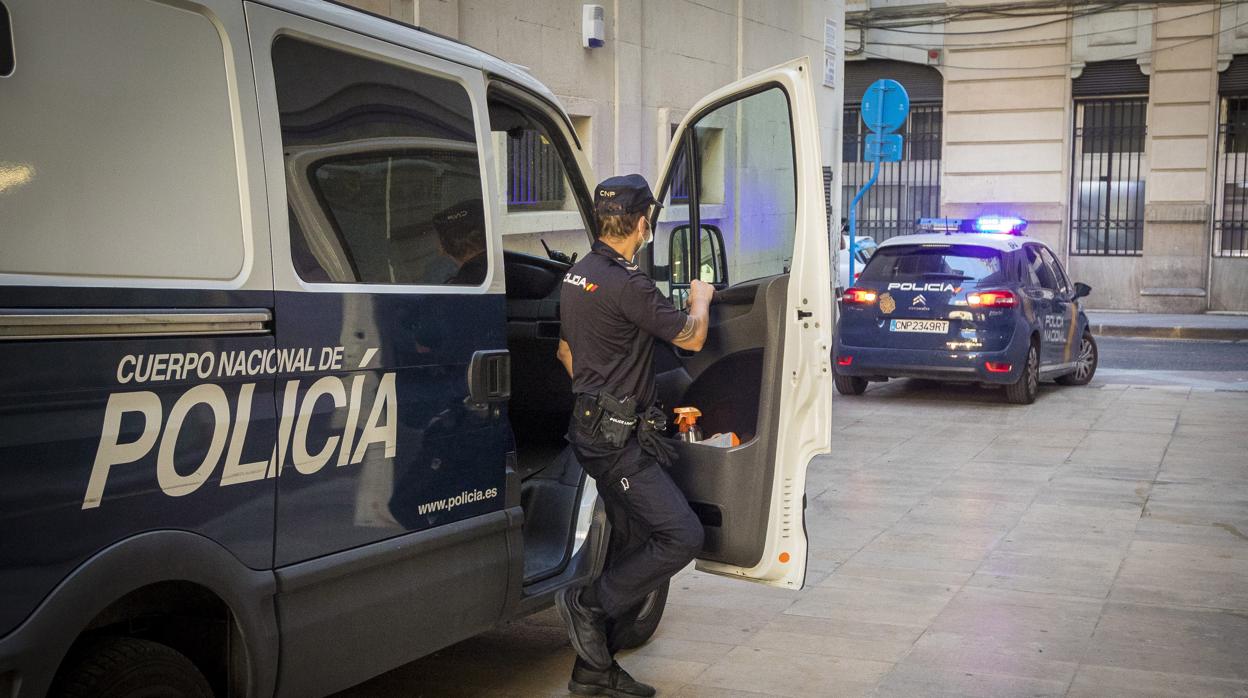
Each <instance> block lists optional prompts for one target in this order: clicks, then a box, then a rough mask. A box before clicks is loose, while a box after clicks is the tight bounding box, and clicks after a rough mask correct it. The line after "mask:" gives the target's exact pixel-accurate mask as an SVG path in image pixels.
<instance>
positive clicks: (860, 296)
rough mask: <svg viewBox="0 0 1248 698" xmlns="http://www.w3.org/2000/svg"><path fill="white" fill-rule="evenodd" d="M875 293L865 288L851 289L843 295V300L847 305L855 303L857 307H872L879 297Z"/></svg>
mask: <svg viewBox="0 0 1248 698" xmlns="http://www.w3.org/2000/svg"><path fill="white" fill-rule="evenodd" d="M878 295H879V294H877V293H876V292H875V291H870V290H867V289H865V288H850V289H847V290H846V291H845V293H843V294H841V300H842V301H844V302H845V303H853V304H855V305H871V304H872V303H874V302H875V299H876V298H877V297H878Z"/></svg>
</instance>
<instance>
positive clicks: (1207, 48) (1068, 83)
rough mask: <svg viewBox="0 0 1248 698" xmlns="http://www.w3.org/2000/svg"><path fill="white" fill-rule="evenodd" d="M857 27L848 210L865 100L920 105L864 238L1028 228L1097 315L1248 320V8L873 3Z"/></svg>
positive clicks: (851, 43)
mask: <svg viewBox="0 0 1248 698" xmlns="http://www.w3.org/2000/svg"><path fill="white" fill-rule="evenodd" d="M846 22H847V25H848V28H847V32H846V38H845V41H846V50H845V53H846V61H847V63H846V75H847V79H846V85H847V92H846V95H845V104H846V107H847V109H846V121H845V131H844V133H845V135H844V139H843V148H842V150H843V155H844V161H845V162H844V164H842V165H841V172H842V183H841V186H842V199H843V200H847V198H846V197H848V196H852V190H854V189H856V186H857V183H858V182H859V181H861V179H862V178H863V176H862V174H861V170H862V168H861V167H860V166H859V165H858V164H857V163H856V162H855V161H854V159H853V158H854V155H855V153H856V148H858V147H859V145H858V139H859V136H858V135H857V133H856V132H855V131H854V130H853V126H852V125H851V123H852V122H853V112H854V109H855V107H854V105H855V104H856V102H857V101H858V100H859V99H860V97H861V93H862V92H861V91H862V90H863V89H865V86H866V84H869V82H870V80H871V79H874V78H876V77H888V76H891V75H896V76H898V79H899V80H900V81H901V82H902V83H903V84H907V83H909V84H911V85H914V86H915V88H914V90H912V91H915V92H917V99H915V103H916V109H915V110H914V112H913V116H912V118H911V122H910V123H909V124H908V125H907V127H906V135H907V139H908V140H911V141H912V142H913V145H911V146H909V147H908V148H907V153H906V160H903V162H902V163H898V164H897V165H895V166H894V172H893V173H891V176H892V178H891V179H889V173H886V174H885V177H884V178H883V179H882V181H883V182H884V184H885V187H884V189H883V190H882V191H881V192H880V193H879V194H878V195H876V196H875V200H872V199H871V198H870V197H868V198H867V199H866V200H865V201H864V207H863V208H860V209H859V217H860V220H864V219H865V220H864V223H863V226H864V233H867V234H874V235H876V236H877V238H878V237H888V236H889V235H890V233H893V232H894V231H898V230H902V229H904V228H905V227H906V226H908V225H910V224H912V223H913V221H914V219H915V218H918V217H921V216H936V215H945V216H954V217H967V216H976V215H981V214H985V213H1003V214H1013V215H1020V216H1022V217H1023V218H1026V219H1028V220H1029V221H1030V228H1029V233H1030V234H1032V235H1035V236H1037V237H1039V238H1041V239H1043V240H1045V241H1046V242H1048V243H1049V244H1051V245H1052V246H1053V247H1054V249H1055V250H1059V251H1060V253H1061V254H1062V255H1063V257H1064V261H1066V262H1067V266H1068V269H1069V270H1070V272H1071V274H1072V276H1073V277H1074V278H1075V279H1077V280H1079V281H1084V282H1086V283H1088V284H1090V285H1091V286H1092V287H1093V289H1094V292H1093V295H1092V296H1091V299H1090V305H1091V306H1092V307H1095V308H1104V309H1120V310H1136V311H1143V312H1204V311H1210V310H1211V311H1239V312H1244V311H1248V220H1246V219H1248V4H1243V3H1224V4H1207V5H1196V4H1190V3H1183V4H1178V3H1175V4H1167V3H1148V4H1140V5H1130V6H1123V5H1121V4H1111V3H1104V4H1096V3H1077V4H1076V3H1055V2H1053V3H1051V2H1045V1H1044V0H1035V1H1033V2H1027V3H1008V4H1005V3H979V2H973V3H962V2H959V3H956V4H955V3H949V4H941V3H937V4H932V3H926V4H916V3H911V2H907V1H906V0H870V2H869V4H863V3H858V4H850V5H849V7H848V14H847V18H846ZM916 117H917V118H916ZM933 141H935V142H937V143H938V144H939V146H938V147H936V146H934V145H933Z"/></svg>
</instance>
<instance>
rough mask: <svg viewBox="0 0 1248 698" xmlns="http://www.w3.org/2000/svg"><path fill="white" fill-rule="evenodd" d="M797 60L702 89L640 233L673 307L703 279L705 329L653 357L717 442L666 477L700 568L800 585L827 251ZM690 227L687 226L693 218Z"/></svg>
mask: <svg viewBox="0 0 1248 698" xmlns="http://www.w3.org/2000/svg"><path fill="white" fill-rule="evenodd" d="M812 85H813V83H812V75H811V73H810V66H809V63H808V61H807V60H805V59H801V60H797V61H793V62H790V63H786V64H783V65H780V66H778V67H776V68H772V69H770V70H766V71H763V72H761V73H758V74H756V75H753V76H750V77H748V78H745V79H744V80H741V81H738V82H737V83H734V84H732V85H729V86H727V87H725V88H723V89H721V90H718V91H717V92H715V93H713V94H711V95H709V96H707V97H706V98H704V99H703V100H702V101H700V102H699V103H698V104H697V106H695V107H694V108H693V110H692V111H691V112H690V114H689V116H687V117H686V118H685V120H684V122H683V123H681V125H680V126H679V128H678V129H677V131H676V133H675V136H674V140H673V143H672V147H671V149H670V151H669V153H668V157H667V164H666V166H665V168H664V171H663V174H662V176H661V177H660V180H659V181H660V188H659V199H660V201H663V202H664V210H663V211H662V212H661V213H660V215H659V219H658V222H657V225H656V233H655V244H654V245H653V246H652V252H651V254H652V255H653V256H652V258H651V262H652V270H653V272H654V278H655V281H656V282H657V283H658V285H659V287H660V289H664V290H665V291H668V292H669V293H670V297H671V298H672V300H673V302H674V303H676V304H677V305H683V304H684V299H685V298H686V297H687V289H688V286H689V281H690V278H701V279H702V280H703V281H707V282H710V283H712V284H714V285H715V286H716V287H717V288H718V289H719V290H720V293H719V298H720V300H719V301H718V302H717V303H716V304H715V305H712V307H711V324H710V332H709V334H708V338H707V342H706V345H705V347H704V348H703V350H702V351H701V352H699V353H697V354H692V353H689V352H684V351H683V350H679V349H671V350H670V351H660V352H659V353H658V355H657V358H656V370H657V371H658V373H659V380H658V383H659V394H660V399H661V400H662V401H663V403H664V404H665V405H666V406H667V407H668V408H669V409H671V408H674V407H678V406H691V407H696V408H698V409H699V410H700V411H701V412H702V415H703V416H702V418H701V421H700V426H701V428H702V432H703V434H704V435H705V436H706V437H710V436H711V435H713V434H715V433H717V432H721V433H726V432H734V433H735V434H736V435H737V436H738V437H739V438H740V444H739V445H737V446H733V447H728V448H721V447H715V446H711V445H706V444H698V443H686V442H683V441H682V442H677V447H678V449H679V451H680V460H679V462H678V463H677V464H676V465H675V466H674V468H673V470H672V474H673V477H674V478H675V480H676V482H677V484H678V485H680V487H681V489H682V490H683V491H684V492H685V494H686V496H687V497H688V499H689V501H690V504H691V505H692V506H693V508H694V511H695V512H697V514H698V516H699V518H700V519H701V520H702V524H703V527H704V528H705V530H706V542H705V544H704V546H703V549H702V552H701V553H700V554H699V556H698V569H700V570H703V571H705V572H710V573H713V574H720V575H724V576H729V577H741V578H747V579H753V580H757V581H761V582H764V583H767V584H771V585H773V586H781V587H786V588H800V587H801V586H802V584H803V582H804V580H805V573H806V554H807V539H806V530H805V481H806V466H807V465H808V464H809V463H810V460H811V459H812V458H813V457H814V456H816V455H818V454H821V453H827V452H828V451H829V450H830V445H831V444H830V442H831V395H832V368H831V365H830V362H831V359H830V351H831V343H832V321H831V318H832V313H831V308H832V294H831V286H832V279H831V264H830V259H831V257H830V254H829V250H828V229H827V218H826V213H825V209H824V194H823V172H822V166H821V165H822V163H821V161H820V152H821V151H820V148H819V131H818V120H817V117H816V111H815V95H814V89H813V86H812ZM695 230H696V231H698V234H696V235H694V234H691V231H695Z"/></svg>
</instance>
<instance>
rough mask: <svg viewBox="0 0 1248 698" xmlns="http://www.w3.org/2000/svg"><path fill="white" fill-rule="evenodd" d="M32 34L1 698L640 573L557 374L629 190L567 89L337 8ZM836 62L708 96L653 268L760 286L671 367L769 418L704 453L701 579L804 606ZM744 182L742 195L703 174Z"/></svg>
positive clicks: (278, 670) (724, 405) (748, 423)
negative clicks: (601, 181) (566, 314)
mask: <svg viewBox="0 0 1248 698" xmlns="http://www.w3.org/2000/svg"><path fill="white" fill-rule="evenodd" d="M0 20H2V21H0V32H3V33H2V34H0V105H2V106H0V113H3V124H4V128H3V129H0V367H3V368H0V696H4V697H5V698H24V697H27V696H45V695H54V696H63V695H68V696H86V695H93V696H94V695H107V696H131V695H159V696H197V697H198V696H206V695H210V694H216V695H230V696H257V697H262V696H272V695H281V696H299V697H302V696H318V695H325V694H328V693H333V692H335V691H339V690H341V689H344V688H346V687H349V686H351V685H354V684H356V683H359V682H361V681H364V680H366V679H368V678H370V677H372V676H376V675H377V674H379V673H382V672H385V671H388V670H390V669H392V668H394V667H396V666H399V665H401V664H404V663H406V662H409V661H411V660H413V659H416V658H418V657H420V656H422V655H425V654H428V653H430V652H433V651H436V650H438V649H440V648H442V647H445V646H447V645H450V644H452V643H455V642H458V641H460V640H462V639H464V638H466V637H469V636H471V635H473V634H475V633H479V632H482V631H485V630H488V629H490V628H492V627H494V626H495V625H496V624H498V623H501V622H504V621H506V620H509V619H513V618H516V617H519V616H522V615H524V614H527V613H533V612H535V611H538V610H541V609H543V608H545V607H547V606H549V605H550V604H551V603H553V598H554V595H555V594H557V593H558V592H559V591H561V590H563V589H567V588H569V587H572V586H580V585H584V584H586V583H588V582H589V581H590V580H591V579H592V578H593V577H594V575H595V574H596V573H597V571H598V570H601V569H602V565H603V564H604V559H605V557H606V556H607V555H609V554H610V553H609V546H608V543H609V541H610V539H611V536H610V535H609V533H610V532H609V530H608V526H609V524H608V522H607V521H606V517H605V515H604V514H603V511H602V509H601V507H600V506H599V505H598V503H597V501H598V498H597V491H596V488H595V484H594V481H593V480H592V479H591V478H588V477H587V476H586V474H585V473H584V471H583V470H582V469H581V467H580V466H579V464H578V463H577V462H576V458H575V456H574V455H573V454H572V453H571V452H570V451H569V450H568V449H567V448H566V445H567V444H566V441H565V440H564V438H563V436H564V434H565V433H566V431H567V425H568V422H569V419H570V416H571V409H572V393H571V388H570V383H569V379H568V376H567V373H566V371H565V370H564V368H563V366H562V364H560V362H559V360H558V359H557V358H556V348H557V346H558V343H559V336H560V325H559V302H560V293H561V292H565V293H566V292H570V291H566V290H564V289H571V288H573V287H572V286H570V285H568V284H565V283H561V282H562V281H563V279H564V278H565V274H567V272H568V269H569V267H570V264H569V263H568V260H569V258H570V256H571V255H572V254H573V253H575V252H581V253H582V254H584V252H585V251H587V250H588V248H589V245H590V242H591V239H592V237H591V233H592V231H593V229H594V222H593V217H592V197H591V194H590V191H591V190H590V187H591V186H592V185H593V183H594V182H595V181H596V178H595V177H594V174H593V173H592V171H591V170H590V168H589V165H588V160H587V157H586V150H585V144H584V143H582V141H581V140H580V137H579V136H578V135H577V130H576V129H575V128H573V124H572V121H571V118H570V117H569V116H568V114H567V112H566V111H564V109H563V108H562V107H561V106H560V105H559V102H558V100H557V99H556V98H555V96H554V95H553V94H552V93H551V91H550V90H549V89H548V88H547V87H545V86H544V85H542V84H541V83H540V82H539V81H538V80H536V79H535V78H534V77H533V76H532V75H531V74H529V73H528V72H527V71H526V70H524V69H521V68H520V67H518V66H515V65H512V64H510V63H508V62H506V61H504V60H501V59H499V58H497V57H494V56H491V55H488V54H486V53H483V52H481V51H478V50H476V49H473V48H472V47H469V46H466V45H464V44H461V43H459V42H456V41H452V40H449V39H445V38H442V37H439V36H436V35H433V34H430V33H427V32H423V31H420V30H418V29H416V28H413V27H411V26H407V25H403V24H400V23H397V22H392V21H388V20H385V19H383V18H379V17H376V16H372V15H369V14H366V13H364V12H360V11H358V10H354V9H351V8H348V7H345V6H342V5H339V4H335V3H330V2H318V1H312V0H256V1H250V0H248V1H244V0H176V1H170V0H126V1H125V2H81V1H80V0H3V2H0ZM10 30H11V33H10ZM6 38H7V39H11V40H8V41H6V40H5V39H6ZM676 78H677V76H675V75H673V79H676ZM814 78H815V76H814V75H812V71H811V67H810V65H809V62H808V61H807V60H805V59H801V60H795V61H791V62H788V63H784V64H782V65H779V66H776V67H774V68H771V69H769V70H765V71H763V72H760V73H758V74H755V75H752V76H748V77H745V78H743V79H741V80H739V81H737V82H735V83H733V84H730V85H726V86H724V87H722V88H720V89H718V90H716V91H714V92H712V93H711V94H709V95H707V96H706V97H704V98H703V99H701V100H700V101H698V102H697V103H696V104H695V105H694V106H693V108H692V109H691V110H690V112H689V113H688V115H687V116H686V117H685V119H684V121H683V123H682V124H681V125H680V127H679V128H678V129H677V131H676V133H675V137H674V138H673V142H672V145H671V147H670V149H669V153H668V156H667V160H666V164H665V165H664V167H663V168H662V169H661V170H660V173H661V174H660V177H659V179H657V180H656V181H655V184H656V187H655V190H656V191H657V192H659V195H658V196H659V198H660V199H662V200H664V201H665V203H667V204H669V205H667V206H666V207H664V209H663V215H662V216H661V217H659V219H658V221H657V226H656V228H657V229H656V231H655V233H656V235H655V244H654V245H651V246H650V247H649V248H647V252H646V255H645V256H644V257H642V258H639V260H638V261H639V263H641V264H642V265H644V266H645V267H646V269H647V270H648V271H649V272H650V273H651V274H652V276H653V277H654V278H655V279H656V281H657V282H658V283H659V286H660V288H661V290H662V291H663V292H664V293H666V294H669V297H671V298H673V299H678V298H679V297H680V294H681V293H682V292H684V291H686V290H687V288H688V286H689V284H690V279H689V278H688V273H689V270H688V267H689V265H688V264H685V265H684V266H683V267H682V266H680V265H677V264H673V260H675V261H679V260H688V259H705V260H707V261H706V264H705V267H706V268H707V271H703V270H699V273H703V274H704V275H705V274H711V275H712V278H705V277H704V280H707V281H709V282H712V283H715V284H716V285H717V288H718V290H719V291H720V292H721V296H722V298H723V301H724V302H723V303H719V304H717V307H716V309H715V310H714V311H713V312H712V317H711V323H710V329H709V331H708V337H707V343H706V347H705V348H704V349H703V350H702V351H701V352H699V353H697V354H696V355H692V356H689V355H684V354H682V353H678V352H676V351H675V350H674V349H671V348H668V347H666V346H665V347H664V348H663V349H661V350H659V351H656V364H657V365H658V372H659V381H658V383H659V392H660V394H661V399H662V400H663V402H664V403H665V404H666V405H667V406H669V407H676V406H680V405H696V406H698V407H700V408H701V409H702V412H703V423H704V425H705V428H706V429H707V431H708V433H713V432H715V431H723V432H728V431H732V432H735V433H736V434H738V435H739V436H740V440H741V445H740V446H737V447H734V448H731V449H725V448H715V447H713V446H708V445H703V444H694V443H686V442H680V441H678V440H676V439H675V438H672V443H673V444H674V448H676V449H678V451H680V456H681V457H680V462H679V464H677V465H676V466H675V467H674V468H673V469H672V471H671V472H672V476H673V478H674V479H675V480H676V481H677V483H678V484H679V485H680V486H681V488H682V489H683V491H684V494H685V496H686V498H687V499H688V500H689V501H690V503H691V506H692V507H693V508H694V510H695V511H696V512H698V515H699V517H700V519H701V521H702V523H703V526H704V528H705V531H706V535H705V540H706V543H705V545H704V547H703V549H702V550H701V551H700V552H699V554H698V563H697V564H698V566H699V568H700V569H703V570H705V571H707V572H709V573H712V574H719V575H723V576H727V577H731V578H734V579H745V580H753V581H756V582H760V583H765V584H771V585H774V586H779V587H784V588H790V589H797V588H801V586H802V584H803V580H804V578H805V577H804V575H805V569H806V558H807V554H806V553H807V539H806V533H805V530H806V529H805V527H804V526H803V515H804V513H803V511H804V510H803V503H804V475H805V471H806V466H807V464H808V463H809V462H810V461H811V459H812V458H813V457H815V456H816V455H817V454H819V453H826V452H827V451H828V450H829V446H830V439H831V427H830V423H829V421H828V418H827V415H828V413H829V410H830V407H831V404H830V400H831V392H832V391H831V388H832V371H831V351H830V349H831V346H832V333H831V318H832V302H833V299H832V291H831V289H832V272H831V269H830V263H829V262H830V255H829V250H828V236H827V222H826V221H827V218H826V213H825V211H824V207H823V206H824V203H823V202H824V197H823V189H822V163H821V162H820V159H819V153H820V147H819V140H818V139H819V122H818V119H817V115H816V110H815V89H816V88H815V79H814ZM819 89H823V88H819ZM707 140H711V141H712V142H711V143H709V144H708V143H707V142H706V141H707ZM539 146H540V147H539ZM534 153H538V154H539V155H540V156H541V159H540V162H535V161H534V158H535V156H534V155H533V154H534ZM724 153H729V154H730V155H731V157H726V156H725V155H724ZM704 159H706V162H703V160H704ZM712 160H713V162H712ZM712 165H714V166H715V167H718V168H719V169H718V170H717V172H718V173H719V175H720V176H721V177H722V179H721V180H720V181H721V182H722V184H723V187H724V189H721V191H724V190H727V191H739V192H741V196H739V197H737V198H736V199H734V202H733V203H732V204H731V205H723V204H722V203H715V205H713V206H711V205H702V196H703V194H702V192H701V190H700V189H699V188H698V187H695V186H688V182H686V181H683V180H681V181H676V183H675V184H673V180H674V176H675V173H677V172H679V173H681V175H680V176H681V177H685V176H686V175H687V173H691V172H701V171H709V169H710V168H711V167H712ZM663 173H671V174H672V175H673V176H671V177H669V176H668V175H667V174H663ZM760 173H762V174H761V175H760ZM678 190H688V191H689V192H690V193H689V194H687V195H682V196H680V197H679V198H680V200H681V201H683V202H687V204H686V203H681V204H680V205H678V206H673V205H670V204H671V203H672V201H671V199H673V198H675V193H674V192H676V191H678ZM539 194H540V196H539ZM708 196H709V195H708ZM535 201H537V203H539V204H541V205H535V204H534V202H535ZM699 229H700V230H702V231H703V234H702V235H701V236H699V235H690V231H691V230H699ZM721 230H722V231H728V232H727V234H726V235H728V236H731V237H728V240H727V242H729V243H731V244H724V243H725V240H724V239H723V238H724V234H721V233H720V232H719V231H721ZM702 240H705V241H706V243H705V245H702V247H699V245H701V244H702V243H701V241H702ZM548 241H549V242H552V243H554V242H557V246H558V247H559V248H560V250H561V251H554V252H550V251H548V253H547V254H543V253H542V251H541V250H542V247H541V246H540V244H541V243H545V242H548ZM737 251H740V252H741V253H740V254H738V253H737ZM704 253H705V254H704ZM656 255H662V256H659V257H657V258H656ZM682 270H683V271H682ZM682 274H683V275H682ZM578 290H579V289H578ZM781 425H783V427H781ZM782 428H783V436H784V437H785V438H783V439H782V438H781V434H782V432H781V429H782ZM665 593H666V588H665V587H659V588H656V589H655V590H654V591H653V592H652V593H651V594H650V596H649V597H648V598H646V599H642V600H639V601H638V602H637V604H636V606H635V607H634V608H633V609H631V610H630V611H629V612H628V613H625V614H624V615H623V616H622V617H621V618H619V619H617V621H616V622H615V623H614V624H613V626H612V628H611V634H612V642H613V643H614V644H615V645H616V646H619V647H628V646H636V645H638V644H640V643H641V642H644V641H645V640H646V639H647V638H648V637H649V635H650V634H651V633H653V632H654V629H655V626H656V624H657V623H658V622H659V619H660V618H661V616H662V611H663V605H664V598H665ZM480 670H481V672H483V673H488V672H490V671H491V669H490V667H489V658H488V657H483V658H481V666H480Z"/></svg>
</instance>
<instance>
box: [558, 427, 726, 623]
mask: <svg viewBox="0 0 1248 698" xmlns="http://www.w3.org/2000/svg"><path fill="white" fill-rule="evenodd" d="M574 448H576V453H577V458H578V459H579V460H580V461H581V465H582V466H583V467H584V468H585V470H586V472H589V473H590V474H595V473H597V475H596V477H595V479H596V480H597V483H598V494H599V496H601V497H602V502H603V505H604V506H605V508H606V511H607V519H608V520H609V521H610V522H611V541H610V545H609V546H608V548H607V562H606V566H605V568H604V569H603V572H602V575H601V576H600V577H598V579H597V581H595V582H594V594H595V596H596V597H597V599H598V602H599V604H601V605H602V608H603V610H605V611H606V612H607V615H609V616H611V617H613V618H615V617H618V616H619V615H621V614H623V613H624V612H625V611H627V610H629V609H630V608H632V607H633V606H635V605H636V604H637V603H639V602H640V601H641V600H642V599H643V598H645V596H646V594H648V593H650V592H651V591H653V590H654V589H656V588H657V587H658V586H659V585H660V584H662V583H663V581H664V580H666V579H668V578H669V577H671V576H672V575H673V574H675V573H677V572H679V571H680V570H681V568H683V567H684V566H685V565H687V564H689V562H690V561H691V560H693V558H694V556H695V555H697V553H698V551H699V550H701V549H702V535H703V532H702V523H701V522H700V521H698V517H697V515H696V514H694V513H693V510H692V509H690V508H689V502H688V501H686V500H685V495H684V493H683V492H681V491H680V489H679V488H678V487H676V483H675V482H673V481H672V478H671V476H670V475H668V474H667V471H666V470H664V469H663V466H661V465H659V464H658V462H656V461H655V460H654V459H653V458H651V457H650V456H649V455H647V454H645V452H644V451H642V450H641V446H640V445H639V444H638V443H637V439H636V438H632V439H629V441H628V443H627V444H625V445H624V448H622V449H618V450H616V451H613V452H605V451H603V450H601V449H597V448H586V449H582V448H581V447H579V446H574ZM642 459H644V460H647V461H649V462H648V463H646V464H643V463H641V462H640V461H641V460H642ZM639 465H641V466H642V467H640V469H638V466H639ZM621 473H629V474H621Z"/></svg>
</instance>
